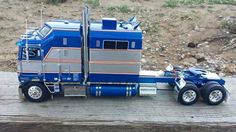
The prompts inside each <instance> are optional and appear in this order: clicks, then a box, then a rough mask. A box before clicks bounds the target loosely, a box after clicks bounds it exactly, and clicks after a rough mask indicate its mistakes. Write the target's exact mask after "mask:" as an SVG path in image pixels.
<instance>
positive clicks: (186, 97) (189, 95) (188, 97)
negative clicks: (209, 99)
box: [182, 90, 197, 103]
mask: <svg viewBox="0 0 236 132" xmlns="http://www.w3.org/2000/svg"><path fill="white" fill-rule="evenodd" d="M196 97H197V93H196V92H195V91H194V90H187V91H185V92H184V93H183V96H182V99H183V101H184V102H187V103H190V102H193V101H194V100H195V99H196Z"/></svg>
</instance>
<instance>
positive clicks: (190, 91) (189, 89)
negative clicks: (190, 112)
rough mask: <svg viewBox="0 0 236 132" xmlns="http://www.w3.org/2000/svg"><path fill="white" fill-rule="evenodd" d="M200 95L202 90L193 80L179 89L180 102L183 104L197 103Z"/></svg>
mask: <svg viewBox="0 0 236 132" xmlns="http://www.w3.org/2000/svg"><path fill="white" fill-rule="evenodd" d="M199 97H200V91H199V89H198V88H197V86H196V85H195V84H194V83H192V82H186V85H185V86H184V87H183V88H182V89H180V90H179V94H178V102H179V103H181V104H183V105H192V104H195V103H196V102H197V101H198V99H199Z"/></svg>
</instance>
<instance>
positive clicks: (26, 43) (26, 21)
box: [25, 18, 29, 61]
mask: <svg viewBox="0 0 236 132" xmlns="http://www.w3.org/2000/svg"><path fill="white" fill-rule="evenodd" d="M27 28H28V20H27V18H26V19H25V54H26V55H25V56H26V60H27V61H29V50H28V48H29V45H28V31H27Z"/></svg>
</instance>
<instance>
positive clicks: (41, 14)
mask: <svg viewBox="0 0 236 132" xmlns="http://www.w3.org/2000/svg"><path fill="white" fill-rule="evenodd" d="M40 20H41V27H43V2H41V9H40Z"/></svg>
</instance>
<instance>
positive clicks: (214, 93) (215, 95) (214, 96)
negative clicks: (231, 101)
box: [202, 82, 226, 105]
mask: <svg viewBox="0 0 236 132" xmlns="http://www.w3.org/2000/svg"><path fill="white" fill-rule="evenodd" d="M204 88H205V89H204V90H203V91H204V93H202V94H203V99H204V101H205V102H206V103H207V104H208V105H218V104H220V103H222V102H223V101H224V99H225V97H226V90H225V88H224V87H222V86H221V85H220V84H218V83H217V82H215V83H211V84H208V85H207V86H206V87H204Z"/></svg>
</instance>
